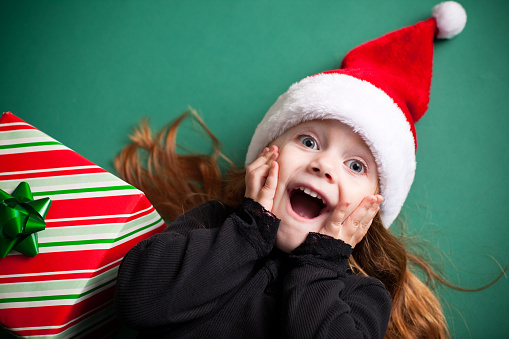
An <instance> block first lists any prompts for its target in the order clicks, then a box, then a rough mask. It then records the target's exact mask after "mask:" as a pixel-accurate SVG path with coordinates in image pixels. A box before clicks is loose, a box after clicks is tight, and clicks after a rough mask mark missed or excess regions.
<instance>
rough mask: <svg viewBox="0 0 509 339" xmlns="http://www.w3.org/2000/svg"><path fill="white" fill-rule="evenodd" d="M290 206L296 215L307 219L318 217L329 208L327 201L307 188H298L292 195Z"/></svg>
mask: <svg viewBox="0 0 509 339" xmlns="http://www.w3.org/2000/svg"><path fill="white" fill-rule="evenodd" d="M290 204H291V206H292V209H293V211H294V212H295V213H297V214H298V215H300V216H301V217H303V218H306V219H314V218H316V217H318V216H319V215H320V214H321V213H322V212H323V211H324V210H325V208H326V207H327V204H326V203H325V200H324V199H323V198H322V197H321V196H320V195H319V194H318V193H316V192H314V191H312V190H311V189H309V188H307V187H297V188H295V189H293V190H292V191H291V193H290Z"/></svg>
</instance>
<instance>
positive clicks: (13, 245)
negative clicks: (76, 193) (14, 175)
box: [0, 182, 51, 258]
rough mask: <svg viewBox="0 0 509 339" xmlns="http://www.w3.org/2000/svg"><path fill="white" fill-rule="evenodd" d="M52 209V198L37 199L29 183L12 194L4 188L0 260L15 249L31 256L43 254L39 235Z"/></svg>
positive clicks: (0, 192) (0, 194) (0, 211)
mask: <svg viewBox="0 0 509 339" xmlns="http://www.w3.org/2000/svg"><path fill="white" fill-rule="evenodd" d="M50 206H51V200H50V198H43V199H38V200H34V198H33V196H32V191H31V190H30V186H29V185H28V184H27V183H26V182H21V183H20V184H19V185H18V186H17V187H16V189H15V190H14V191H13V192H12V194H11V195H9V194H7V193H6V192H4V191H3V190H1V189H0V258H5V257H6V256H7V254H8V253H9V252H10V251H11V249H15V250H16V251H18V252H21V253H23V254H26V255H28V256H30V257H34V256H35V255H37V253H39V243H38V237H37V232H40V231H42V230H44V229H45V228H46V223H45V222H44V218H45V217H46V215H47V214H48V210H49V207H50Z"/></svg>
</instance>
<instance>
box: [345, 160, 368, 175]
mask: <svg viewBox="0 0 509 339" xmlns="http://www.w3.org/2000/svg"><path fill="white" fill-rule="evenodd" d="M345 164H346V165H347V166H348V168H350V169H351V170H352V171H354V172H355V173H364V172H365V171H366V168H365V166H364V165H363V164H362V162H360V161H358V160H348V161H347V162H346V163H345Z"/></svg>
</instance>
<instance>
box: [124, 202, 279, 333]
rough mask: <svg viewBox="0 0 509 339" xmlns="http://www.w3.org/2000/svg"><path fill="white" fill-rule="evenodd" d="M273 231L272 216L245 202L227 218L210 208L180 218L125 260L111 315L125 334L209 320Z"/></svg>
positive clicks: (264, 250)
mask: <svg viewBox="0 0 509 339" xmlns="http://www.w3.org/2000/svg"><path fill="white" fill-rule="evenodd" d="M204 218H206V219H205V220H204ZM211 220H213V221H214V222H216V223H217V225H213V224H214V223H211ZM213 226H215V227H213ZM278 226H279V221H278V219H277V218H275V216H274V215H272V214H271V213H270V212H267V211H266V210H264V209H263V207H261V205H259V204H257V203H255V202H254V201H252V200H250V199H245V200H244V202H243V204H242V205H241V206H240V207H239V208H238V209H237V210H236V211H235V212H233V213H231V214H227V213H226V211H225V207H224V206H223V205H221V204H220V203H219V202H210V203H207V204H205V205H202V206H200V207H198V208H196V209H194V210H192V211H190V212H188V213H186V214H184V215H182V216H181V217H179V218H178V219H177V220H175V222H174V223H173V224H172V225H170V227H169V228H168V229H167V230H165V231H164V232H162V233H160V234H157V235H155V236H152V237H151V238H149V239H146V240H144V241H142V242H140V243H139V244H138V245H136V246H135V247H133V248H132V249H131V250H130V251H129V252H128V254H127V255H126V256H125V258H124V260H123V262H122V264H121V267H120V270H119V275H118V281H117V288H116V296H115V307H116V310H117V315H118V316H119V318H120V319H121V321H122V322H123V323H124V324H126V325H127V326H129V327H131V328H134V329H146V328H154V327H158V326H162V325H171V324H179V323H184V322H187V321H191V320H195V319H198V318H200V317H203V316H206V315H208V314H211V312H214V311H215V310H217V309H219V308H220V307H222V305H223V303H224V302H225V300H226V299H227V298H225V296H227V295H228V294H229V293H230V292H232V291H234V290H235V288H236V287H237V286H238V285H239V284H241V283H242V282H243V281H245V280H246V279H249V277H250V274H251V272H252V269H253V266H254V265H255V262H256V261H257V260H258V259H259V258H261V257H264V256H266V255H267V254H268V253H269V252H270V251H271V250H272V248H273V247H274V244H275V238H276V233H277V228H278ZM175 230H178V232H175Z"/></svg>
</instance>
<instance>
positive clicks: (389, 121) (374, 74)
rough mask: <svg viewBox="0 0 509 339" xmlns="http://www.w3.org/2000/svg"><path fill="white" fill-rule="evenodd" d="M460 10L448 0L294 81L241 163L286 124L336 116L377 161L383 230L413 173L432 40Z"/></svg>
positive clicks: (456, 26)
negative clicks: (422, 16)
mask: <svg viewBox="0 0 509 339" xmlns="http://www.w3.org/2000/svg"><path fill="white" fill-rule="evenodd" d="M466 19H467V17H466V13H465V10H464V9H463V7H462V6H461V5H460V4H458V3H456V2H454V1H446V2H442V3H440V4H438V5H437V6H435V7H434V8H433V11H432V17H431V18H430V19H428V20H426V21H422V22H419V23H417V24H415V25H413V26H409V27H405V28H402V29H400V30H397V31H394V32H391V33H388V34H386V35H384V36H382V37H380V38H378V39H375V40H372V41H369V42H367V43H364V44H362V45H360V46H358V47H356V48H354V49H353V50H351V51H350V52H349V53H348V54H347V55H346V56H345V58H344V59H343V62H342V64H341V67H340V68H339V69H335V70H331V71H327V72H323V73H319V74H317V75H313V76H310V77H307V78H305V79H303V80H301V81H299V82H297V83H295V84H293V85H292V86H291V87H290V88H289V89H288V91H287V92H285V93H284V94H283V95H281V96H280V97H279V98H278V99H277V101H276V102H275V103H274V105H272V107H271V108H270V109H269V111H268V112H267V114H266V115H265V117H264V118H263V120H262V121H261V122H260V124H259V125H258V127H257V128H256V130H255V133H254V135H253V138H252V140H251V143H250V145H249V148H248V152H247V156H246V166H247V165H248V164H250V163H251V162H253V161H254V160H255V159H256V157H257V156H258V155H259V154H260V152H261V151H262V150H263V148H264V147H265V146H266V145H267V144H268V143H269V142H270V141H272V140H274V139H275V138H277V137H278V136H280V135H281V134H282V133H284V132H285V131H286V130H288V129H289V128H291V127H293V126H295V125H297V124H299V123H301V122H304V121H309V120H317V119H335V120H339V121H341V122H343V123H345V124H347V125H349V126H350V127H352V128H353V130H354V131H355V132H356V133H358V134H359V135H360V136H361V137H362V138H363V139H364V141H365V142H366V144H367V145H368V146H369V148H370V150H371V152H372V153H373V156H374V158H375V161H376V163H377V166H378V175H379V184H380V194H381V195H382V196H383V197H384V202H383V204H382V206H381V209H380V212H381V216H382V220H383V223H384V225H385V227H387V228H388V227H389V226H390V225H391V224H392V222H393V221H394V220H395V219H396V217H397V215H398V214H399V212H400V210H401V207H402V206H403V203H404V202H405V199H406V197H407V195H408V192H409V191H410V187H411V185H412V182H413V180H414V174H415V166H416V160H415V151H416V149H417V141H416V134H415V127H414V124H415V122H417V121H418V120H419V119H420V118H421V117H422V116H423V115H424V113H425V112H426V110H427V107H428V102H429V91H430V85H431V72H432V63H433V40H434V38H435V37H437V38H446V39H450V38H452V37H454V36H455V35H457V34H459V33H460V32H461V31H462V30H463V28H464V27H465V24H466Z"/></svg>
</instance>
